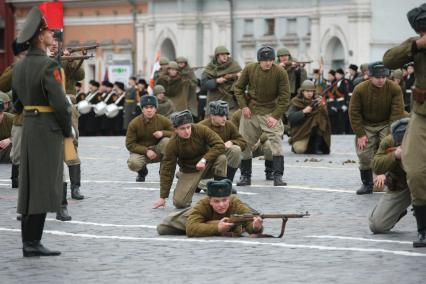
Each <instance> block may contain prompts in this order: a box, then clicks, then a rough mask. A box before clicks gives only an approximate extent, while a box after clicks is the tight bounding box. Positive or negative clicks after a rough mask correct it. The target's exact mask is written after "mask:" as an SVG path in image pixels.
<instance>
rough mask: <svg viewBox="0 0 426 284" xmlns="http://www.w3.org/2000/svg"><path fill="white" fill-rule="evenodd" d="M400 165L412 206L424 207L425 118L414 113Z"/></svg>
mask: <svg viewBox="0 0 426 284" xmlns="http://www.w3.org/2000/svg"><path fill="white" fill-rule="evenodd" d="M402 165H403V167H404V170H405V172H406V173H407V183H408V187H409V188H410V191H411V197H412V200H413V205H416V206H423V205H426V117H425V116H422V115H418V114H416V113H415V112H412V113H411V118H410V123H409V125H408V128H407V131H406V132H405V136H404V140H403V141H402Z"/></svg>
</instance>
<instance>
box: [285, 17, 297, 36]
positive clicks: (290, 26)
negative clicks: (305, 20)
mask: <svg viewBox="0 0 426 284" xmlns="http://www.w3.org/2000/svg"><path fill="white" fill-rule="evenodd" d="M296 33H297V21H296V19H295V18H291V19H287V34H296Z"/></svg>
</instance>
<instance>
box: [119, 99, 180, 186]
mask: <svg viewBox="0 0 426 284" xmlns="http://www.w3.org/2000/svg"><path fill="white" fill-rule="evenodd" d="M140 106H141V109H142V114H140V115H138V116H137V117H135V118H134V119H132V121H131V122H130V123H129V126H128V128H127V133H126V148H127V150H129V152H130V157H129V159H128V160H127V165H128V166H129V169H130V170H131V171H134V172H138V176H137V178H136V181H138V182H143V181H145V177H146V175H147V174H148V169H147V167H146V165H147V164H148V163H158V162H161V160H162V158H163V156H164V152H165V149H166V146H167V143H168V142H169V137H171V136H172V135H173V129H172V124H171V122H170V120H168V119H167V118H166V117H164V116H162V115H161V114H157V113H156V112H157V107H158V101H157V98H156V97H155V96H148V95H147V96H143V97H142V98H141V101H140Z"/></svg>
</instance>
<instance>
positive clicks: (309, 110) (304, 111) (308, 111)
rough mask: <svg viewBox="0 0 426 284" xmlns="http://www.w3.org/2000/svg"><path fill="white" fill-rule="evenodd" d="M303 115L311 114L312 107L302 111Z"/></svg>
mask: <svg viewBox="0 0 426 284" xmlns="http://www.w3.org/2000/svg"><path fill="white" fill-rule="evenodd" d="M302 112H303V113H311V112H312V107H311V106H307V107H305V108H304V109H303V110H302Z"/></svg>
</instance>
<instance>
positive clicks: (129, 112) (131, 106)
mask: <svg viewBox="0 0 426 284" xmlns="http://www.w3.org/2000/svg"><path fill="white" fill-rule="evenodd" d="M137 100H138V98H137V90H136V77H133V76H132V77H130V78H129V88H127V90H126V99H125V100H124V118H123V129H124V130H127V126H128V125H129V123H130V121H132V119H133V118H135V117H136V115H135V114H136V108H137Z"/></svg>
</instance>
